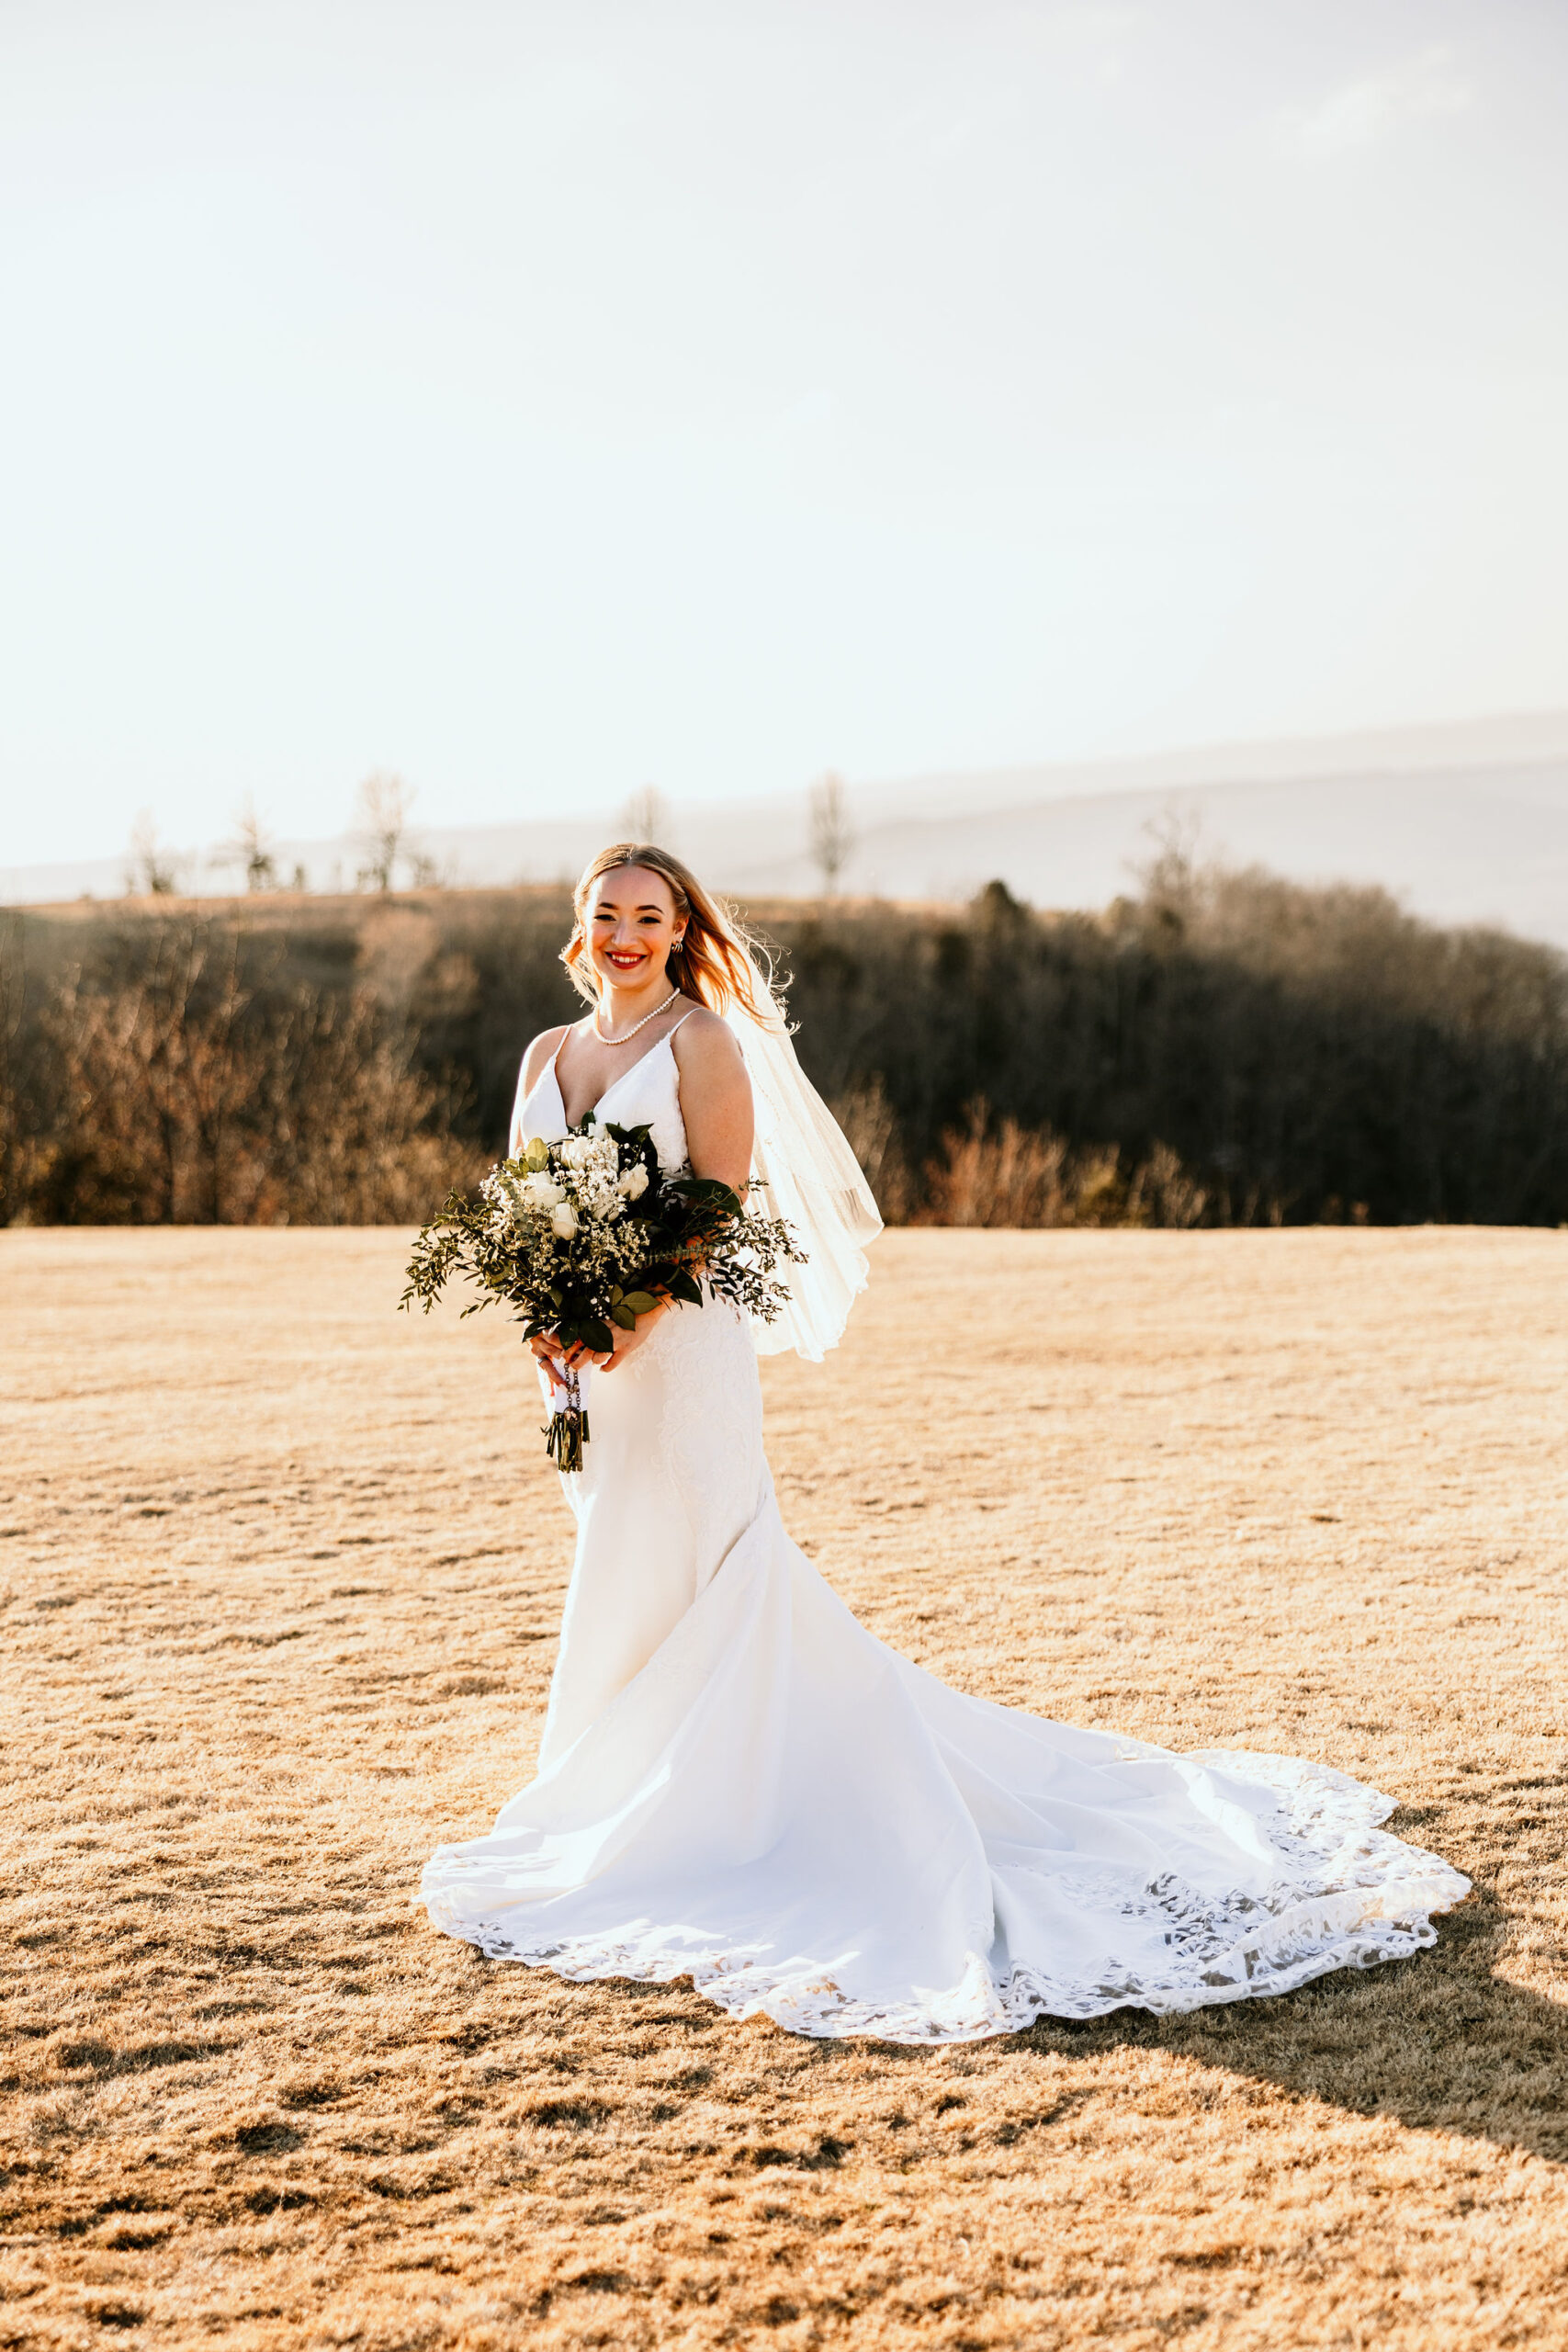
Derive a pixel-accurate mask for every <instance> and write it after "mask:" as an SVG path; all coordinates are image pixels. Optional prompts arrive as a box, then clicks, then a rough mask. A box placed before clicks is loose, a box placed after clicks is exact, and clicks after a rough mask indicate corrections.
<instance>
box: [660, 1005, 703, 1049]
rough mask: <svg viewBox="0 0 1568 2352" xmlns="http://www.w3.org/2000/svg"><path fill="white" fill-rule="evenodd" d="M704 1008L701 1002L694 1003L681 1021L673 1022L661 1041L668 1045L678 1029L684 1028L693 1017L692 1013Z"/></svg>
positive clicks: (684, 1013) (683, 1014) (682, 1016)
mask: <svg viewBox="0 0 1568 2352" xmlns="http://www.w3.org/2000/svg"><path fill="white" fill-rule="evenodd" d="M702 1009H703V1008H702V1006H701V1005H700V1004H694V1005H693V1006H691V1008H690V1009H689V1010H688V1011H687V1012H683V1013H682V1015H681V1018H680V1020H679V1021H675V1022H671V1025H670V1027H669V1028H668V1029H666V1031H665V1032H664V1035H663V1038H662V1040H661V1042H662V1043H663V1044H664V1045H666V1046H667V1045H668V1044H669V1043H670V1040H671V1037H672V1036H673V1035H675V1032H676V1030H677V1029H683V1028H684V1027H685V1025H686V1023H687V1022H688V1021H689V1020H690V1019H691V1017H692V1014H693V1013H694V1012H701V1011H702Z"/></svg>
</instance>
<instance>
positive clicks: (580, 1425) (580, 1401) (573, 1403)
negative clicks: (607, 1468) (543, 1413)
mask: <svg viewBox="0 0 1568 2352" xmlns="http://www.w3.org/2000/svg"><path fill="white" fill-rule="evenodd" d="M591 1372H592V1365H591V1364H583V1365H581V1367H572V1366H569V1367H568V1368H567V1369H566V1371H565V1372H564V1373H562V1374H561V1375H560V1376H559V1377H557V1375H556V1374H554V1373H553V1372H549V1371H547V1370H546V1368H545V1367H544V1366H543V1365H541V1366H540V1377H541V1378H542V1380H543V1382H544V1385H545V1388H546V1392H547V1397H548V1400H549V1407H550V1418H549V1420H548V1421H547V1424H546V1428H545V1452H546V1453H547V1454H548V1455H549V1457H550V1459H551V1461H552V1462H553V1463H554V1464H555V1465H556V1468H557V1469H558V1470H562V1471H570V1470H581V1467H582V1449H583V1447H584V1446H585V1445H586V1444H587V1442H588V1377H589V1374H590V1373H591Z"/></svg>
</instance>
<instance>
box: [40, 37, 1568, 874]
mask: <svg viewBox="0 0 1568 2352" xmlns="http://www.w3.org/2000/svg"><path fill="white" fill-rule="evenodd" d="M1565 121H1568V7H1565V6H1563V5H1562V0H1144V5H1138V4H1137V0H1127V5H1122V4H1121V0H1064V4H1063V5H1050V0H1020V5H1002V0H787V5H773V0H712V5H698V0H627V4H626V5H615V0H551V5H543V0H510V5H499V4H498V0H417V5H415V0H364V5H361V4H360V0H305V5H296V0H255V5H226V0H197V5H191V4H190V0H166V4H165V5H159V0H101V4H100V5H97V6H93V5H85V0H0V302H3V306H4V319H5V323H6V346H7V349H6V362H5V367H4V368H3V370H0V420H3V423H0V451H3V457H0V466H3V469H4V481H3V486H0V488H3V511H0V669H3V675H0V795H3V813H0V866H3V865H18V864H21V863H24V862H26V861H28V860H33V859H39V860H41V859H45V858H52V857H63V856H68V855H89V854H114V853H116V852H118V850H119V849H120V848H121V847H122V846H123V844H124V842H125V840H126V837H127V834H128V832H129V830H130V824H131V821H132V819H133V817H134V816H135V813H136V811H137V810H138V809H140V808H142V807H144V806H146V807H151V809H152V810H153V812H154V814H155V817H156V820H157V823H158V826H159V829H160V831H161V832H162V833H163V834H164V837H165V838H166V839H168V840H169V841H170V842H174V843H176V844H195V843H197V842H210V841H212V840H213V839H215V838H216V837H218V836H219V835H220V834H222V833H223V832H224V831H226V830H227V829H228V820H229V816H230V812H231V809H233V807H234V806H235V804H236V803H237V801H238V800H239V798H240V797H241V796H242V795H243V793H244V792H246V791H250V792H252V793H254V796H255V797H256V799H257V800H258V802H259V803H260V804H261V806H262V808H263V809H264V810H265V811H266V812H267V813H268V814H269V815H270V817H271V819H272V820H273V822H274V824H275V825H276V828H277V830H278V831H281V832H286V833H296V834H298V833H307V834H319V833H323V832H332V831H337V830H338V829H339V828H340V827H341V826H342V825H343V824H344V821H345V820H346V819H347V815H348V810H349V806H350V802H351V799H352V796H353V792H354V787H355V783H356V782H357V780H358V779H359V777H360V776H362V775H364V774H365V773H366V772H367V771H368V770H369V769H371V768H375V767H383V768H393V769H396V770H398V771H399V772H400V773H401V774H402V775H404V776H405V777H406V778H407V779H408V780H409V781H410V783H411V784H412V785H413V786H416V787H417V790H418V793H419V801H418V811H417V813H418V815H419V817H420V819H421V820H423V821H424V822H425V823H427V824H432V825H434V824H453V823H462V822H468V821H473V822H480V821H485V822H488V821H494V820H504V819H508V818H514V817H518V818H521V817H539V816H543V815H546V814H547V813H548V812H549V811H550V810H551V809H568V810H576V809H581V808H582V807H583V806H585V805H592V806H603V807H612V806H614V805H615V803H616V802H618V801H620V800H622V799H624V798H625V797H626V795H627V794H628V793H630V792H631V791H632V790H634V789H635V788H637V786H641V785H645V784H649V783H652V784H655V785H657V786H660V787H661V788H662V789H663V790H664V791H665V792H666V793H668V794H670V795H671V797H688V796H693V795H695V796H700V797H720V796H725V797H728V796H730V795H735V796H737V797H750V795H752V794H756V793H762V792H773V791H778V790H792V789H795V788H796V787H800V786H805V784H806V783H807V782H808V781H809V779H810V778H811V777H812V776H813V775H816V774H818V773H819V772H820V771H821V770H822V769H824V768H826V767H829V766H832V767H836V768H838V769H839V770H840V771H841V772H842V773H843V774H844V775H847V776H848V777H850V778H851V779H852V780H854V779H856V778H861V779H872V778H886V777H888V776H896V775H904V774H916V773H919V772H920V771H923V770H928V771H929V770H936V769H952V768H978V767H987V766H993V765H995V766H1001V765H1008V764H1016V763H1026V762H1033V761H1039V760H1045V759H1053V758H1078V757H1083V756H1088V755H1093V754H1097V753H1100V752H1103V753H1107V754H1111V753H1120V752H1136V751H1143V750H1157V749H1163V748H1165V747H1167V746H1169V745H1174V744H1180V743H1186V742H1201V741H1219V740H1224V739H1236V738H1245V737H1248V736H1253V735H1278V734H1285V733H1298V732H1300V733H1307V732H1318V731H1323V730H1330V729H1340V728H1350V727H1359V726H1364V725H1373V724H1379V723H1391V724H1397V723H1401V722H1404V721H1412V720H1430V719H1441V718H1450V717H1463V716H1469V715H1472V714H1481V713H1485V712H1489V711H1504V710H1522V709H1536V708H1550V707H1559V706H1563V705H1568V554H1565V550H1568V432H1565V430H1564V424H1563V420H1564V418H1565V417H1568V300H1565V299H1564V296H1565V284H1564V281H1565V278H1568V138H1565V137H1564V129H1563V127H1564V123H1565Z"/></svg>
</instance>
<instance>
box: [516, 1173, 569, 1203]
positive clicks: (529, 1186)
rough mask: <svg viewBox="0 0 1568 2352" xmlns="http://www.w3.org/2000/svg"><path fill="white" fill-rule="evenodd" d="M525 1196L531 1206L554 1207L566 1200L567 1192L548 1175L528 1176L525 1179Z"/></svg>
mask: <svg viewBox="0 0 1568 2352" xmlns="http://www.w3.org/2000/svg"><path fill="white" fill-rule="evenodd" d="M523 1198H524V1199H525V1201H526V1202H527V1204H528V1205H529V1207H530V1208H536V1209H553V1208H555V1207H557V1206H558V1204H559V1203H560V1202H562V1201H564V1200H565V1198H566V1193H565V1192H564V1191H563V1189H562V1188H561V1186H560V1185H559V1184H558V1183H556V1182H553V1181H552V1179H551V1178H550V1177H548V1176H526V1177H525V1178H524V1180H523Z"/></svg>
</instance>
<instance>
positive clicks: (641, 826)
mask: <svg viewBox="0 0 1568 2352" xmlns="http://www.w3.org/2000/svg"><path fill="white" fill-rule="evenodd" d="M615 821H616V823H617V824H619V825H621V826H623V827H624V828H625V831H626V839H627V841H629V842H667V841H668V840H669V839H670V834H671V823H670V803H669V802H668V800H666V799H665V797H664V795H663V794H662V793H661V792H660V789H659V787H658V786H657V785H652V784H645V785H644V786H643V787H642V789H641V790H640V791H639V792H634V793H633V794H632V797H631V798H630V799H629V800H628V801H627V802H626V805H625V807H624V808H623V809H622V810H621V813H620V815H619V817H618V818H617V819H616V820H615Z"/></svg>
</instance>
